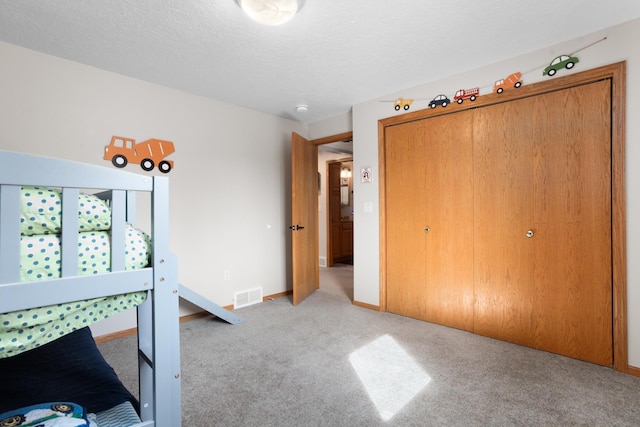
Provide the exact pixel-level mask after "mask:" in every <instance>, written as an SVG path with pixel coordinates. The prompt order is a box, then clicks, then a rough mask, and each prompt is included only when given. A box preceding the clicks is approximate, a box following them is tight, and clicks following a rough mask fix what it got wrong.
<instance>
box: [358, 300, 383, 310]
mask: <svg viewBox="0 0 640 427" xmlns="http://www.w3.org/2000/svg"><path fill="white" fill-rule="evenodd" d="M353 305H357V306H358V307H362V308H367V309H369V310H374V311H380V306H379V305H373V304H367V303H366V302H360V301H356V300H353Z"/></svg>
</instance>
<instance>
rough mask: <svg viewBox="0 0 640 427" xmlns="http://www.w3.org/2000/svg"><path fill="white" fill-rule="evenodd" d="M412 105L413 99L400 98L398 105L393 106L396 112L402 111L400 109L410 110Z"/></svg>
mask: <svg viewBox="0 0 640 427" xmlns="http://www.w3.org/2000/svg"><path fill="white" fill-rule="evenodd" d="M411 104H413V99H404V98H398V99H397V100H396V103H395V104H394V105H393V108H394V109H395V110H396V111H398V110H400V108H402V109H404V110H408V109H409V108H410V107H411Z"/></svg>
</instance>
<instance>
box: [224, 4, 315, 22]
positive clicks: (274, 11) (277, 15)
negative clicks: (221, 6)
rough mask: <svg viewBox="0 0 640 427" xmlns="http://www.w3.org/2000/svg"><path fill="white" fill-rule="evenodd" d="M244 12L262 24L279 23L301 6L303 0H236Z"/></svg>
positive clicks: (292, 14)
mask: <svg viewBox="0 0 640 427" xmlns="http://www.w3.org/2000/svg"><path fill="white" fill-rule="evenodd" d="M236 3H238V5H239V6H240V7H241V8H242V10H243V11H244V13H245V14H247V16H248V17H249V18H251V19H253V20H254V21H256V22H258V23H260V24H263V25H280V24H284V23H285V22H287V21H289V20H290V19H291V18H293V17H294V15H295V14H296V13H297V12H298V10H300V9H301V8H302V5H303V3H304V0H236Z"/></svg>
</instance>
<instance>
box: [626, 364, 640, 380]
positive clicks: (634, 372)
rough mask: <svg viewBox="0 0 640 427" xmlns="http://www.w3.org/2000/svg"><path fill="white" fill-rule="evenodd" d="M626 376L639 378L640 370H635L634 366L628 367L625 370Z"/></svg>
mask: <svg viewBox="0 0 640 427" xmlns="http://www.w3.org/2000/svg"><path fill="white" fill-rule="evenodd" d="M627 374H629V375H631V376H634V377H638V378H640V368H636V367H635V366H629V367H628V369H627Z"/></svg>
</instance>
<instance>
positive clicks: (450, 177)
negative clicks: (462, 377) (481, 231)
mask: <svg viewBox="0 0 640 427" xmlns="http://www.w3.org/2000/svg"><path fill="white" fill-rule="evenodd" d="M471 116H472V111H463V112H460V113H457V114H447V115H443V116H438V117H434V118H431V119H428V120H424V122H425V124H426V128H425V131H426V135H427V138H426V140H427V143H426V147H425V156H424V163H425V165H426V171H425V174H426V179H425V185H424V190H423V194H424V197H425V199H426V211H425V217H424V224H425V227H428V231H427V232H425V233H424V237H425V247H426V260H425V263H426V272H425V275H426V276H425V286H426V305H427V311H426V319H425V320H427V321H429V322H434V323H439V324H441V325H447V326H451V327H454V328H458V329H464V330H467V331H471V330H473V146H472V139H471V132H472V129H473V122H472V120H471Z"/></svg>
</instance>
